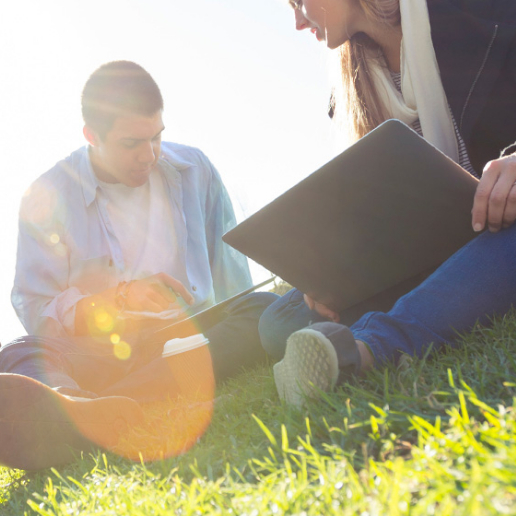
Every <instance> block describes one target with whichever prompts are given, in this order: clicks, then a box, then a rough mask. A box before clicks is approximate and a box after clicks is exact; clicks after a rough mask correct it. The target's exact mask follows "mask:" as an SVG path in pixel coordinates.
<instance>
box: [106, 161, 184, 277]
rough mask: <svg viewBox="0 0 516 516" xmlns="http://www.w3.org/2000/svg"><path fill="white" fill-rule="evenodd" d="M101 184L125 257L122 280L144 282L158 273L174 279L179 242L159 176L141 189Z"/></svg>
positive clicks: (154, 174) (152, 176) (155, 176)
mask: <svg viewBox="0 0 516 516" xmlns="http://www.w3.org/2000/svg"><path fill="white" fill-rule="evenodd" d="M99 183H100V186H101V190H102V195H104V196H105V197H106V198H107V201H108V202H107V211H108V215H109V220H110V222H111V224H112V226H113V231H114V233H115V235H116V237H117V239H118V241H119V243H120V247H121V249H122V255H123V257H124V273H123V274H124V275H123V277H122V278H120V280H121V281H130V280H134V279H142V278H146V277H148V276H152V275H153V274H157V273H158V272H165V273H167V274H170V275H171V276H174V265H175V264H176V263H178V259H177V240H176V234H175V230H174V223H173V220H172V210H171V207H170V205H169V203H168V197H167V195H166V192H165V185H164V184H163V180H162V178H161V175H160V174H159V172H157V171H154V172H152V173H151V174H150V176H149V180H148V181H147V183H145V184H144V185H143V186H139V187H137V188H131V187H129V186H126V185H124V184H122V183H114V184H112V183H105V182H100V181H99Z"/></svg>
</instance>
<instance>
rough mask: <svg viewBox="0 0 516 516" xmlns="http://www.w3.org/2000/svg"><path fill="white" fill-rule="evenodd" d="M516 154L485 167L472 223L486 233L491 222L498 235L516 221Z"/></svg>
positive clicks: (474, 205)
mask: <svg viewBox="0 0 516 516" xmlns="http://www.w3.org/2000/svg"><path fill="white" fill-rule="evenodd" d="M515 183H516V154H511V155H510V156H505V157H503V158H500V159H495V160H493V161H490V162H489V163H488V164H487V165H486V166H485V167H484V172H483V174H482V178H481V179H480V182H479V184H478V186H477V191H476V193H475V199H474V201H473V209H472V211H471V213H472V224H473V229H474V230H475V231H482V230H483V229H484V228H485V226H486V223H487V227H488V228H489V231H491V232H493V233H496V232H497V231H499V230H500V229H502V228H507V227H509V226H510V225H511V224H513V222H514V221H515V220H516V184H515Z"/></svg>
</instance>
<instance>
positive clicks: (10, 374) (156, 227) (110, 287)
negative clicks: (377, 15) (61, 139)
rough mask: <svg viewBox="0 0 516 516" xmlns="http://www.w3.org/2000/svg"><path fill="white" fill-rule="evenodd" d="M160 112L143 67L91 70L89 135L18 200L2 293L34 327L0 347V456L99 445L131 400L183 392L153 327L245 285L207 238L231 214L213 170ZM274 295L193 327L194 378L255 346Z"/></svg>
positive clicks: (252, 357)
mask: <svg viewBox="0 0 516 516" xmlns="http://www.w3.org/2000/svg"><path fill="white" fill-rule="evenodd" d="M162 111H163V100H162V97H161V93H160V90H159V88H158V86H157V84H156V83H155V82H154V80H153V79H152V77H151V76H150V75H149V74H148V73H147V72H146V71H145V70H144V69H143V68H142V67H140V66H139V65H137V64H135V63H132V62H127V61H118V62H112V63H108V64H105V65H103V66H101V67H100V68H99V69H98V70H96V71H95V72H94V73H93V74H92V75H91V77H90V78H89V79H88V81H87V83H86V85H85V87H84V90H83V94H82V113H83V117H84V122H85V126H84V136H85V138H86V140H87V142H88V144H89V145H88V146H87V147H84V148H81V149H79V150H77V151H75V152H73V153H72V154H71V155H70V156H69V157H68V158H66V159H65V160H63V161H60V162H59V163H58V164H57V165H56V166H55V167H53V168H52V169H51V170H50V171H48V172H47V173H46V174H44V175H42V176H41V177H40V178H39V179H38V180H37V181H36V182H35V183H34V184H33V185H32V186H31V188H30V189H29V191H28V193H27V195H26V196H25V197H24V199H23V202H22V206H21V211H20V228H19V244H18V255H17V267H16V277H15V283H14V288H13V292H12V302H13V305H14V308H15V310H16V311H17V314H18V316H19V318H20V320H21V321H22V323H23V325H24V326H25V328H26V330H27V332H28V333H29V334H30V335H32V336H30V337H24V338H20V339H17V340H15V341H14V342H12V343H10V344H7V345H6V346H4V347H2V348H1V350H0V372H1V373H0V406H1V407H2V412H1V415H0V463H2V464H5V465H8V466H11V467H16V468H21V469H39V468H44V467H49V466H53V465H59V464H63V463H66V462H68V461H70V460H71V459H72V457H73V450H84V449H88V448H89V447H91V445H92V444H93V443H95V444H96V445H99V446H101V447H104V448H109V447H112V446H114V445H116V443H117V441H118V435H119V433H120V431H121V429H123V428H126V427H127V426H129V427H132V426H133V425H135V424H137V423H138V422H141V420H142V417H143V414H142V411H141V408H140V406H139V403H138V402H141V401H149V400H155V399H159V398H163V397H166V396H171V395H175V394H177V393H178V392H179V391H181V393H184V390H185V389H196V388H197V386H196V385H186V386H185V385H183V386H178V385H177V382H176V378H174V375H173V374H171V372H170V368H169V367H168V365H167V361H166V360H165V359H163V358H162V356H161V354H162V350H163V345H164V342H163V339H162V338H161V339H157V338H154V337H153V336H152V335H153V333H154V332H155V331H156V329H159V328H161V327H163V326H165V325H169V324H171V322H173V321H174V320H177V319H181V318H183V317H184V316H185V315H191V314H193V313H196V312H198V311H200V310H202V309H204V308H206V307H209V306H211V305H213V304H214V303H215V302H218V301H221V300H223V299H227V298H228V297H230V296H232V295H234V294H236V293H238V292H241V291H243V290H245V289H246V288H248V287H249V286H250V285H251V278H250V274H249V269H248V266H247V262H246V259H245V258H244V257H243V256H241V255H239V254H237V253H236V252H235V251H234V250H232V249H230V248H228V247H227V246H226V244H224V243H223V242H222V240H221V236H222V234H223V233H224V232H225V231H227V230H228V229H229V228H231V227H232V226H233V225H234V224H235V217H234V213H233V209H232V206H231V203H230V200H229V197H228V194H227V192H226V189H225V188H224V185H223V184H222V181H221V179H220V176H219V174H218V173H217V171H216V170H215V168H214V167H213V165H212V164H211V163H210V161H209V160H208V159H207V158H206V156H204V154H203V153H202V152H200V151H199V150H197V149H194V148H191V147H186V146H184V145H179V144H175V143H169V142H163V143H162V142H161V133H162V131H163V130H164V125H163V121H162ZM274 298H275V296H274V295H273V294H268V293H254V294H249V295H247V296H244V297H242V298H240V299H238V300H237V301H234V302H233V303H230V304H229V306H228V307H227V308H226V310H225V312H224V314H223V315H222V316H221V318H220V320H219V321H218V322H217V323H216V324H215V325H214V326H213V327H211V328H208V329H206V331H205V337H206V339H207V340H208V341H209V350H210V352H211V360H212V363H213V371H211V368H210V371H209V372H207V373H206V374H213V375H214V377H215V380H217V381H221V380H223V379H225V378H227V377H228V376H230V375H233V374H235V373H236V372H237V371H238V370H239V369H240V368H242V367H243V366H251V365H254V364H255V363H257V362H258V361H260V360H261V359H263V358H264V357H265V354H264V352H263V351H262V348H261V345H260V341H259V337H258V333H257V323H258V320H259V317H260V315H261V313H262V312H263V310H264V309H265V308H266V306H267V305H269V304H270V303H271V302H272V301H273V300H274ZM203 330H204V328H203ZM197 332H199V330H197ZM192 333H195V329H193V330H192ZM191 367H192V375H193V374H194V373H195V372H196V371H195V368H196V365H195V364H192V366H191ZM181 376H182V377H183V378H184V377H186V378H187V379H188V371H186V375H185V371H183V372H182V375H181ZM192 378H193V376H192ZM183 383H184V382H183ZM186 383H188V382H186ZM191 383H194V382H191ZM181 389H182V390H181Z"/></svg>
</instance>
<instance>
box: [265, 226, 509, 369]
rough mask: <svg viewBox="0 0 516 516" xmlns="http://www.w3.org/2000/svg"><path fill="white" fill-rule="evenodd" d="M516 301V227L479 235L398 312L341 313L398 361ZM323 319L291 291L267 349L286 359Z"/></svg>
mask: <svg viewBox="0 0 516 516" xmlns="http://www.w3.org/2000/svg"><path fill="white" fill-rule="evenodd" d="M373 302H376V301H375V300H373ZM515 304H516V224H513V225H512V226H511V227H510V228H508V229H505V230H502V231H500V232H499V233H489V232H484V233H482V234H480V235H479V236H477V237H476V238H474V239H473V240H472V241H470V242H469V243H468V244H467V245H465V246H464V247H463V248H462V249H460V250H459V251H457V252H456V253H455V254H454V255H453V256H452V257H451V258H449V259H448V260H447V261H446V262H444V263H443V264H442V265H441V266H440V267H438V268H437V269H436V270H435V271H434V272H433V273H432V274H431V275H430V276H429V277H428V278H426V279H425V280H424V281H423V282H422V283H421V284H420V285H419V286H417V287H416V288H414V289H413V290H411V291H410V292H408V293H407V294H405V295H403V296H402V297H401V298H399V299H398V300H397V301H396V302H395V303H394V306H392V308H390V309H387V310H385V311H377V310H375V309H373V310H374V311H369V310H366V307H367V303H365V304H362V308H363V311H362V313H361V314H358V313H357V311H356V309H355V308H353V309H351V311H350V310H346V311H344V312H342V313H341V314H340V315H341V322H343V323H344V324H346V325H347V326H349V327H350V329H351V331H352V332H353V335H354V337H355V339H356V340H361V341H363V342H365V343H367V344H368V346H369V347H370V349H371V351H372V353H373V355H374V357H375V362H376V363H377V364H379V363H382V362H385V361H393V362H396V361H397V360H398V359H399V357H400V356H401V354H402V353H407V354H409V355H412V356H422V355H423V354H424V353H425V350H426V349H427V348H428V346H429V345H430V344H431V343H433V347H434V349H438V348H440V347H442V346H443V345H444V344H449V345H452V346H453V345H454V341H455V338H456V337H457V335H458V333H463V332H466V331H468V330H470V329H471V328H472V327H473V326H474V324H475V322H477V321H478V322H480V323H481V324H488V323H489V321H490V318H491V317H492V316H493V315H496V314H499V315H502V314H504V313H506V312H507V311H508V310H509V309H510V308H511V306H512V305H515ZM366 312H367V313H366ZM322 320H323V318H322V317H321V316H319V315H318V314H317V313H316V312H314V311H311V310H309V309H308V307H307V306H306V305H305V304H304V302H303V295H302V294H301V293H300V292H299V291H297V290H295V289H294V290H291V291H290V292H289V293H287V294H286V295H285V296H283V297H282V298H280V299H279V300H278V301H276V302H275V303H273V304H272V305H270V306H269V307H268V308H267V309H266V310H265V312H264V314H263V315H262V317H261V319H260V324H259V331H260V337H261V339H262V345H263V346H264V348H265V350H266V351H267V352H268V353H269V354H270V355H271V356H272V357H274V358H278V359H279V358H282V357H283V354H284V352H285V345H286V339H287V338H288V336H289V335H290V334H291V333H292V332H294V331H297V330H299V329H301V328H303V327H305V326H308V325H309V324H311V323H314V322H320V321H322Z"/></svg>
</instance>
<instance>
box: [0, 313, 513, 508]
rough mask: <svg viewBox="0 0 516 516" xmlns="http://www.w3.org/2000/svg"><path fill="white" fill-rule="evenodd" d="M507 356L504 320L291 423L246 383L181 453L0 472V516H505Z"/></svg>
mask: <svg viewBox="0 0 516 516" xmlns="http://www.w3.org/2000/svg"><path fill="white" fill-rule="evenodd" d="M515 348H516V315H515V314H514V313H512V314H509V315H508V316H506V317H504V318H502V319H499V320H497V321H495V322H494V325H493V327H492V328H490V329H486V328H476V329H475V330H474V331H473V332H472V333H471V334H469V335H466V336H464V337H463V338H462V339H461V342H460V348H458V349H448V350H446V351H445V352H444V353H440V354H439V355H437V356H430V357H427V358H425V359H423V360H414V359H410V358H408V357H405V358H406V359H405V360H403V361H402V363H401V364H400V365H399V366H398V367H397V368H395V367H393V366H391V367H387V368H386V369H383V370H378V371H373V372H371V373H370V374H369V375H368V376H367V377H366V378H363V379H360V380H358V381H357V382H355V383H354V384H348V385H345V386H343V387H342V388H341V389H339V390H338V391H337V392H335V393H332V394H327V395H324V400H323V401H322V402H321V401H318V402H311V403H310V404H309V405H308V406H307V408H306V409H305V410H303V411H297V410H295V409H293V408H290V407H288V406H285V405H284V404H282V403H281V402H280V401H279V400H278V398H277V395H276V392H275V387H274V382H273V380H272V376H271V369H270V366H267V367H261V368H257V369H256V370H252V371H247V372H245V373H244V374H242V375H241V376H240V377H238V378H236V379H234V380H232V381H231V382H229V383H228V384H226V385H225V386H224V387H223V388H222V389H220V390H219V391H218V392H217V395H218V398H217V401H216V403H215V410H214V414H213V420H212V422H211V425H210V427H209V428H208V430H207V432H206V433H205V434H204V436H202V438H201V439H200V440H199V442H198V443H197V444H196V445H195V446H194V447H193V448H192V449H190V451H188V452H187V453H186V454H184V455H182V456H180V457H175V458H170V459H167V460H162V461H157V462H150V463H147V464H141V463H138V462H131V461H128V460H124V459H122V458H120V457H117V456H116V455H114V454H102V453H100V452H99V453H97V454H96V455H88V456H85V457H83V459H82V460H77V462H75V463H74V464H72V465H70V466H67V467H64V468H60V469H59V470H47V471H43V472H40V473H37V474H30V475H24V474H23V472H20V471H13V470H8V469H0V514H1V515H2V516H4V515H5V516H8V515H24V514H39V515H45V516H47V515H58V514H59V515H65V514H66V515H68V514H72V515H75V514H81V515H89V514H96V515H97V514H99V515H114V516H115V515H116V516H119V515H128V514H130V515H142V516H144V515H145V516H150V515H164V514H180V515H183V516H185V515H197V514H224V515H226V514H239V515H244V514H245V515H248V516H251V515H256V516H258V515H262V514H272V515H282V514H298V515H305V514H306V515H312V514H313V515H316V514H317V515H325V516H326V515H333V514H335V515H337V514H338V515H362V516H367V515H369V516H372V515H382V516H383V515H402V514H410V515H429V514H430V515H431V514H439V515H448V514H449V515H452V514H453V515H454V516H458V515H467V516H471V515H482V516H484V515H491V514H492V515H495V514H496V515H499V514H516V446H515V445H516V410H515V393H516V362H515V353H514V350H515ZM174 414H175V416H176V417H179V416H178V414H177V413H174ZM167 424H172V425H173V424H174V421H168V422H167Z"/></svg>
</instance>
